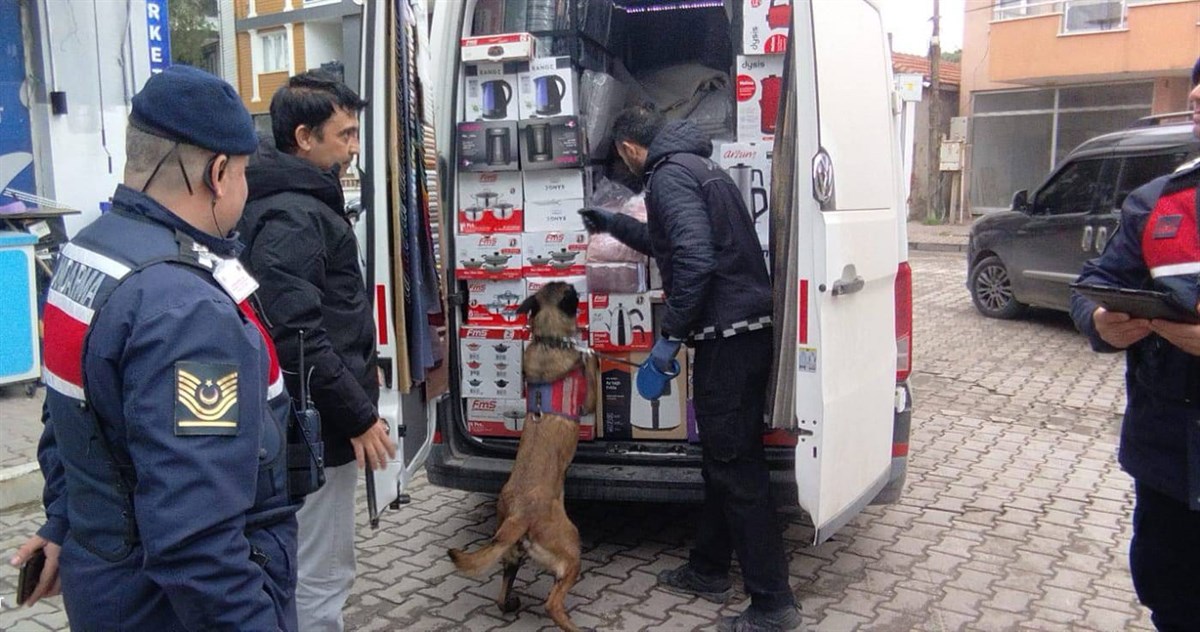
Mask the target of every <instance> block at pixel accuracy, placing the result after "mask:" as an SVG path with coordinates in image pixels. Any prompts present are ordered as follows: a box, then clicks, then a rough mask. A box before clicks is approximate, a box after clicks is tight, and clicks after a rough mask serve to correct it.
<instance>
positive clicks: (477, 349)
mask: <svg viewBox="0 0 1200 632" xmlns="http://www.w3.org/2000/svg"><path fill="white" fill-rule="evenodd" d="M526 337H527V332H526V330H525V329H524V328H501V327H463V328H461V329H460V330H459V351H460V352H461V354H462V371H461V375H462V380H461V383H460V386H461V387H462V395H463V397H495V398H500V399H517V398H520V397H521V393H522V389H523V386H524V384H523V382H522V380H523V377H522V375H521V355H522V353H523V352H524V349H523V347H522V341H523V340H524V339H525V338H526Z"/></svg>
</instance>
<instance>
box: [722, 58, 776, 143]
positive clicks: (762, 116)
mask: <svg viewBox="0 0 1200 632" xmlns="http://www.w3.org/2000/svg"><path fill="white" fill-rule="evenodd" d="M782 88H783V57H782V56H780V55H738V58H737V79H736V82H735V87H734V90H735V91H736V94H737V139H738V142H741V143H762V142H766V143H770V142H772V141H774V140H775V116H776V114H777V113H778V112H779V96H780V92H781V91H782Z"/></svg>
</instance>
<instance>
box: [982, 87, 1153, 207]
mask: <svg viewBox="0 0 1200 632" xmlns="http://www.w3.org/2000/svg"><path fill="white" fill-rule="evenodd" d="M1153 95H1154V85H1153V84H1152V83H1149V82H1137V83H1124V84H1110V85H1102V86H1071V87H1064V88H1045V89H1040V90H1014V91H1002V92H984V93H977V94H975V95H974V96H973V97H972V104H971V124H970V135H971V141H970V142H971V149H970V152H971V156H970V163H969V164H970V172H969V174H968V178H969V180H968V183H967V187H968V191H969V195H970V206H971V209H972V210H973V211H974V212H987V211H992V210H1002V209H1006V208H1008V207H1009V204H1010V202H1011V200H1012V195H1013V192H1014V191H1018V190H1020V189H1028V190H1030V191H1032V190H1034V189H1035V188H1036V187H1037V186H1038V185H1039V184H1040V183H1041V182H1042V181H1043V180H1044V179H1045V177H1046V174H1047V173H1049V172H1050V170H1051V169H1052V168H1053V167H1054V166H1055V165H1057V164H1058V163H1059V162H1061V161H1062V160H1063V159H1064V158H1065V157H1066V156H1067V155H1068V154H1069V153H1070V152H1071V150H1073V149H1075V148H1076V147H1078V146H1079V144H1080V143H1082V142H1084V141H1086V140H1088V139H1090V138H1094V137H1096V136H1099V135H1101V134H1105V133H1108V132H1113V131H1116V130H1119V129H1122V128H1124V127H1126V126H1128V125H1129V124H1130V123H1132V122H1134V121H1136V120H1137V119H1138V118H1140V117H1143V116H1146V115H1148V114H1150V106H1151V102H1152V100H1153Z"/></svg>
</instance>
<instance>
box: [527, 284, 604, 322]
mask: <svg viewBox="0 0 1200 632" xmlns="http://www.w3.org/2000/svg"><path fill="white" fill-rule="evenodd" d="M553 281H561V282H563V283H570V284H571V285H572V286H573V287H574V288H575V293H576V294H578V295H579V307H578V308H577V309H576V311H575V326H576V327H578V328H579V331H580V334H581V335H586V333H587V328H588V323H589V318H588V287H587V277H586V276H583V275H580V276H564V277H526V278H525V296H533V295H534V294H537V293H538V290H540V289H542V288H543V287H544V286H545V285H546V284H547V283H551V282H553Z"/></svg>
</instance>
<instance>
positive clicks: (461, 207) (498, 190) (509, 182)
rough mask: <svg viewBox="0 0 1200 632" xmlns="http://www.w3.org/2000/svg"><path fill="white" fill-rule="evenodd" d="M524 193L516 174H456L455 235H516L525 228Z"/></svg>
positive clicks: (490, 172)
mask: <svg viewBox="0 0 1200 632" xmlns="http://www.w3.org/2000/svg"><path fill="white" fill-rule="evenodd" d="M524 208H525V189H524V186H523V184H522V182H521V174H520V173H518V172H516V171H477V172H463V173H460V174H458V232H459V234H461V235H473V234H480V233H519V232H521V231H522V230H524V228H525V211H524Z"/></svg>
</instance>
